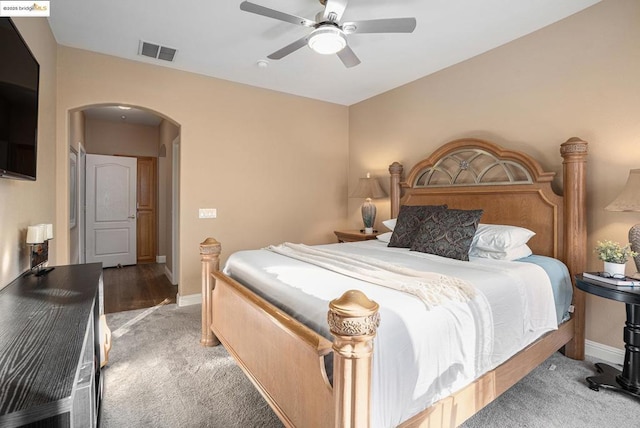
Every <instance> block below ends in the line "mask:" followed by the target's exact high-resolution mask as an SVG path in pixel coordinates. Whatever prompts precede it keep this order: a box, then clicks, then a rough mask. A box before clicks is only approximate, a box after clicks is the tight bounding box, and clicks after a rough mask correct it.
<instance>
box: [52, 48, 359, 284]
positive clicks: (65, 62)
mask: <svg viewBox="0 0 640 428" xmlns="http://www.w3.org/2000/svg"><path fill="white" fill-rule="evenodd" d="M58 67H59V71H60V73H59V79H58V83H59V86H58V92H59V95H58V104H57V107H58V110H57V123H58V124H59V127H58V160H59V164H58V166H59V171H58V175H57V189H58V195H57V196H58V200H59V201H62V202H64V201H67V195H66V192H65V191H64V190H63V189H65V188H66V185H67V178H66V174H67V168H68V165H67V164H66V162H64V157H65V156H66V151H67V146H68V143H67V141H68V132H69V129H68V127H67V124H68V112H69V111H71V110H73V109H76V108H79V107H83V106H87V105H91V104H102V103H122V104H127V105H136V106H141V107H145V108H147V109H150V110H152V111H155V112H158V113H159V114H161V115H163V116H164V117H166V118H169V119H171V120H173V121H174V122H175V123H177V124H178V125H179V126H180V138H181V142H180V145H181V149H180V150H181V152H180V155H181V164H180V166H181V174H180V194H181V201H180V278H179V294H180V295H181V296H186V295H191V294H197V293H199V291H200V265H199V263H200V261H199V254H198V244H199V243H200V242H201V241H202V240H203V239H204V238H206V237H208V236H213V237H215V238H217V239H218V240H220V241H221V242H222V244H223V252H224V254H225V255H228V254H230V253H231V252H233V251H236V250H239V249H243V248H256V247H260V246H264V245H267V244H270V243H274V242H281V241H284V240H288V241H299V242H306V243H310V244H316V243H323V242H330V241H334V239H335V237H334V236H333V233H332V231H333V230H334V229H335V228H337V227H341V226H344V224H345V218H346V206H347V202H346V201H347V197H346V195H347V192H346V185H345V184H346V178H347V166H348V109H347V108H346V107H343V106H339V105H335V104H329V103H326V102H320V101H314V100H310V99H306V98H301V97H295V96H291V95H286V94H281V93H276V92H273V91H268V90H262V89H257V88H253V87H249V86H246V85H240V84H235V83H231V82H227V81H222V80H218V79H213V78H209V77H204V76H201V75H197V74H191V73H186V72H181V71H177V70H172V69H168V68H164V67H157V66H152V65H148V64H143V63H139V62H133V61H128V60H123V59H118V58H115V57H111V56H106V55H101V54H96V53H91V52H87V51H82V50H78V49H73V48H68V47H63V46H60V47H59V48H58ZM167 82H171V84H170V85H168V84H167ZM160 87H162V88H164V89H163V90H162V91H158V90H157V88H160ZM63 152H65V155H64V156H63ZM198 208H217V209H218V218H217V219H206V220H201V219H198ZM67 211H68V208H67V207H66V205H65V203H61V204H59V207H58V211H57V213H58V219H59V222H64V219H66V218H67V215H68V213H67ZM57 245H58V247H60V248H63V249H66V248H67V245H68V242H66V241H63V240H60V241H59V242H58V243H57Z"/></svg>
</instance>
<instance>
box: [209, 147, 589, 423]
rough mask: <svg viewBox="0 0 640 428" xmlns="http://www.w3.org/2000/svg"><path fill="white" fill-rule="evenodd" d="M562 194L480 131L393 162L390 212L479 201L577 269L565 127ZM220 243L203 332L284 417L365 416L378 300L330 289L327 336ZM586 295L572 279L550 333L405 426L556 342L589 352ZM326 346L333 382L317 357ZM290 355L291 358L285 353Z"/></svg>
mask: <svg viewBox="0 0 640 428" xmlns="http://www.w3.org/2000/svg"><path fill="white" fill-rule="evenodd" d="M560 153H561V155H562V158H563V187H564V192H563V193H564V194H563V195H562V196H559V195H557V194H556V193H554V191H553V190H552V187H551V182H552V179H553V177H554V175H555V174H554V173H550V172H544V170H543V169H542V168H541V166H540V164H539V163H538V162H537V161H536V160H534V159H533V158H531V157H530V156H528V155H526V154H523V153H520V152H515V151H510V150H505V149H503V148H501V147H499V146H497V145H495V144H492V143H490V142H486V141H481V140H477V139H463V140H456V141H453V142H450V143H448V144H445V145H444V146H442V147H440V148H439V149H438V150H436V151H435V152H434V153H433V154H432V155H431V156H429V157H428V158H426V159H424V160H423V161H421V162H419V163H418V164H417V165H415V166H414V167H413V168H412V169H411V170H410V171H409V173H408V175H407V176H406V180H404V181H403V180H402V176H403V167H402V165H400V164H399V163H393V164H392V165H391V166H390V167H389V171H390V173H391V179H390V182H391V189H390V193H391V216H392V218H393V217H397V215H398V212H399V209H400V206H401V204H406V205H433V204H441V203H446V204H447V205H448V206H449V207H450V208H459V209H477V208H482V209H484V214H483V217H482V222H483V223H495V224H510V225H516V226H523V227H527V228H529V229H531V230H534V231H536V236H535V237H534V238H532V239H531V241H529V246H530V247H531V248H532V250H533V251H534V253H535V254H540V255H546V256H550V257H554V258H558V259H560V260H562V261H563V262H564V263H565V264H566V265H567V267H568V268H569V271H570V273H571V275H572V277H573V275H575V274H577V273H580V272H582V271H584V268H585V263H586V218H585V217H586V214H585V208H586V206H585V193H586V189H585V182H586V179H585V178H586V172H585V168H586V156H587V143H585V142H584V141H582V140H580V139H578V138H571V139H569V140H568V141H567V142H565V143H563V144H562V145H561V147H560ZM220 251H221V246H220V243H218V242H217V241H216V240H215V239H212V238H208V239H206V240H205V241H204V242H203V243H202V244H201V245H200V252H201V258H202V300H203V302H202V338H201V343H202V345H204V346H214V345H217V344H219V343H222V344H223V345H224V347H225V348H226V349H227V351H228V352H229V353H230V354H231V355H232V356H233V357H234V358H235V359H236V361H237V362H238V364H239V365H240V367H241V368H242V369H243V370H244V371H245V373H246V374H247V376H248V377H249V379H251V381H252V382H253V383H254V385H255V386H256V387H257V389H258V390H259V391H260V392H261V394H262V395H263V396H264V398H265V399H266V400H267V402H268V403H269V404H270V405H271V407H272V408H273V410H274V411H275V412H276V414H277V415H278V416H279V417H280V419H281V420H282V422H283V423H284V424H285V425H286V426H295V427H305V426H313V427H331V426H335V427H368V426H369V406H370V404H369V403H370V388H371V385H370V383H371V356H372V352H373V346H372V340H373V337H374V336H375V334H376V328H377V325H378V322H379V317H378V313H377V309H378V305H377V304H376V303H375V302H372V301H370V300H369V299H368V298H367V297H366V296H365V295H364V294H362V293H361V292H357V291H355V292H347V293H345V295H343V296H341V297H339V296H336V297H337V298H336V300H334V301H332V302H331V304H330V305H329V306H330V307H329V308H328V311H329V312H328V323H329V327H330V330H331V332H332V334H333V335H334V337H335V340H334V341H333V342H331V341H329V340H327V339H325V338H324V337H323V336H321V335H319V334H317V333H315V332H314V331H312V330H310V329H309V328H307V327H306V326H305V325H303V324H301V323H300V322H298V321H296V320H295V319H293V318H291V317H290V316H289V315H287V314H286V313H284V312H282V311H281V310H279V309H278V308H276V307H275V306H273V305H271V304H270V303H268V302H267V301H265V300H264V299H263V298H261V297H259V296H257V295H256V294H254V293H253V292H251V291H250V290H248V289H247V288H245V287H244V286H243V285H242V284H240V283H238V282H236V281H234V280H233V279H231V278H229V277H227V276H226V275H224V274H223V273H221V272H220V271H219V255H220ZM584 306H585V305H584V294H583V293H582V292H581V291H579V290H578V289H576V288H575V286H574V295H573V309H574V310H573V314H572V316H571V319H570V320H569V321H566V322H564V323H563V324H561V325H560V326H559V328H558V330H557V331H553V332H551V333H548V334H546V335H544V336H543V337H541V338H540V339H538V340H537V341H535V342H534V343H533V344H531V345H530V346H528V347H527V348H526V349H524V350H522V351H520V352H519V353H518V354H516V355H515V356H513V357H512V358H510V359H509V360H507V361H506V362H505V363H503V364H501V365H500V366H498V367H497V368H495V369H494V370H492V371H490V372H488V373H486V374H484V375H483V376H481V377H480V378H479V379H477V380H476V381H474V382H473V383H471V384H469V385H468V386H466V387H465V388H463V389H462V390H460V391H458V392H456V393H454V394H453V395H451V396H448V397H446V398H445V399H442V400H440V401H438V402H437V403H435V404H434V405H432V406H431V407H429V408H427V409H426V410H424V411H423V412H421V413H419V414H418V415H416V416H414V417H412V418H411V419H409V420H407V421H405V422H404V423H402V424H401V425H400V426H401V427H417V426H421V427H432V428H435V427H455V426H457V425H459V424H461V423H462V422H464V421H465V420H466V419H468V418H469V417H470V416H472V415H473V414H475V413H476V412H478V411H479V410H480V409H482V408H483V407H484V406H486V405H487V404H488V403H490V402H491V401H493V400H494V399H495V398H497V397H498V396H499V395H500V394H502V393H503V392H504V391H506V390H507V389H508V388H510V387H511V386H512V385H514V384H515V383H517V382H518V381H519V380H520V379H522V378H523V377H524V376H525V375H526V374H528V373H529V372H530V371H531V370H533V369H534V368H535V367H537V366H538V365H539V364H541V363H542V362H543V361H544V360H545V359H547V358H548V357H549V356H550V355H551V354H553V353H554V352H555V351H557V350H559V349H561V348H563V347H564V353H565V355H567V356H569V357H571V358H574V359H583V358H584V310H585V309H584ZM330 352H333V358H334V372H333V379H334V381H333V386H332V385H331V384H330V382H329V381H328V380H327V376H326V373H325V368H324V363H323V358H324V356H325V355H327V354H329V353H330ZM292 356H295V357H292Z"/></svg>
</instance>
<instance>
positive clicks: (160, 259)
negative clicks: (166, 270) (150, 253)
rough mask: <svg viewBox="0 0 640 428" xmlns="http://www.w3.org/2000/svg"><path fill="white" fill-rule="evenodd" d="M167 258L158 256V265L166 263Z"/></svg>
mask: <svg viewBox="0 0 640 428" xmlns="http://www.w3.org/2000/svg"><path fill="white" fill-rule="evenodd" d="M166 262H167V256H156V263H166Z"/></svg>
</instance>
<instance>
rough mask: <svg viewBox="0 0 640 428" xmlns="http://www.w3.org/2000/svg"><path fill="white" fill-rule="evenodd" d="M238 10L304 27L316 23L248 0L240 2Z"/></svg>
mask: <svg viewBox="0 0 640 428" xmlns="http://www.w3.org/2000/svg"><path fill="white" fill-rule="evenodd" d="M240 10H244V11H245V12H251V13H255V14H256V15H262V16H266V17H268V18H273V19H278V20H280V21H284V22H289V23H291V24H296V25H302V26H304V27H313V26H314V25H316V22H315V21H312V20H310V19H307V18H302V17H300V16H295V15H290V14H288V13H284V12H280V11H277V10H273V9H269V8H268V7H264V6H260V5H259V4H255V3H251V2H248V1H243V2H242V3H240Z"/></svg>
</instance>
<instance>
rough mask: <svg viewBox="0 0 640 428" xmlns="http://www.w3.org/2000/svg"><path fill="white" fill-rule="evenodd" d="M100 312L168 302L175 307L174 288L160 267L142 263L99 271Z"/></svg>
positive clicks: (176, 289) (160, 265)
mask: <svg viewBox="0 0 640 428" xmlns="http://www.w3.org/2000/svg"><path fill="white" fill-rule="evenodd" d="M103 281H104V312H105V313H107V314H110V313H113V312H121V311H130V310H133V309H142V308H149V307H151V306H155V305H157V304H158V303H161V302H163V301H164V300H165V299H169V301H170V302H171V303H175V301H176V294H177V293H178V286H176V285H172V284H171V282H170V281H169V279H168V278H167V277H166V276H165V274H164V265H163V264H158V263H145V264H138V265H135V266H125V267H122V268H115V267H114V268H106V269H104V270H103Z"/></svg>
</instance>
